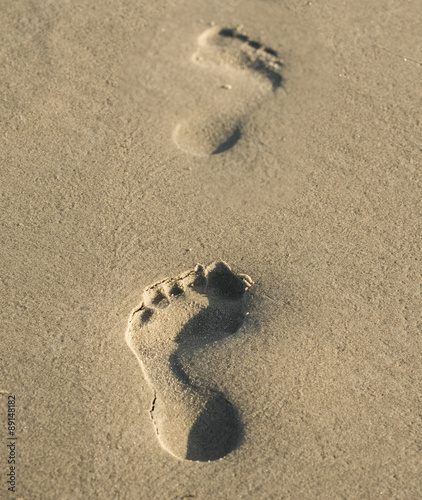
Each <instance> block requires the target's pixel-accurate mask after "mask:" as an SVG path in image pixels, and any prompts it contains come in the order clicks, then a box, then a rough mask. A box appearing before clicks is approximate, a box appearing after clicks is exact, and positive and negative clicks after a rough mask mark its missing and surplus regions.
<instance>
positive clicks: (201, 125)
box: [173, 27, 282, 156]
mask: <svg viewBox="0 0 422 500" xmlns="http://www.w3.org/2000/svg"><path fill="white" fill-rule="evenodd" d="M192 61H193V62H194V63H196V64H198V65H200V66H201V67H203V68H209V69H210V71H218V72H220V74H221V77H222V78H226V79H227V80H229V81H230V82H231V84H224V85H221V86H220V87H219V88H218V89H212V88H209V89H207V92H206V102H205V103H203V104H201V105H200V109H197V110H195V111H194V112H192V113H191V114H190V115H189V116H187V117H186V118H185V119H182V120H181V121H180V122H179V123H178V124H177V125H176V128H175V130H174V133H173V139H174V141H175V143H176V144H177V146H178V147H179V148H180V149H182V150H184V151H186V152H188V153H190V154H192V155H196V156H209V155H214V154H219V153H223V152H224V151H227V150H228V149H230V148H232V147H233V146H234V145H235V144H236V143H237V142H238V140H239V139H240V138H241V136H242V123H243V121H244V119H245V118H246V116H247V115H248V114H249V113H250V112H251V111H252V110H253V109H254V108H255V107H256V106H257V104H258V103H259V102H260V101H261V99H262V98H264V96H265V95H268V94H270V93H271V92H275V90H276V89H277V88H279V87H280V86H281V83H282V76H281V68H282V62H281V60H280V58H279V57H278V55H277V52H276V51H275V50H273V49H271V48H269V47H265V46H263V45H262V44H261V43H259V42H256V41H254V40H250V39H249V37H248V36H247V35H246V34H244V33H243V32H242V31H240V30H239V29H229V28H219V27H213V28H210V29H208V30H206V31H205V32H204V33H202V35H201V36H200V37H199V38H198V48H197V51H196V52H195V53H194V54H193V56H192Z"/></svg>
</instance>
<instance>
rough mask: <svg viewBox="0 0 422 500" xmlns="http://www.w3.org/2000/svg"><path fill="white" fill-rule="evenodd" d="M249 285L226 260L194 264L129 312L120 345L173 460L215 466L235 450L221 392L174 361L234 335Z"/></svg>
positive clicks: (235, 427)
mask: <svg viewBox="0 0 422 500" xmlns="http://www.w3.org/2000/svg"><path fill="white" fill-rule="evenodd" d="M251 285H252V281H251V279H250V278H249V277H248V276H246V275H236V274H234V273H233V272H232V271H231V270H230V268H229V266H228V265H227V264H225V263H224V262H215V263H213V264H210V265H209V266H207V267H205V268H204V267H203V266H201V265H198V266H196V267H195V269H192V270H190V271H187V272H185V273H183V274H181V275H180V276H177V277H176V278H168V279H165V280H163V281H160V282H158V283H155V284H153V285H151V286H149V287H147V288H146V289H145V290H144V292H143V296H142V302H141V304H140V305H139V306H138V307H137V308H136V309H135V310H134V311H133V312H132V314H131V317H130V320H129V327H128V330H127V333H126V341H127V343H128V344H129V346H130V348H131V349H132V351H133V352H134V353H135V355H136V357H137V359H138V361H139V363H140V364H141V366H142V369H143V372H144V375H145V378H146V379H147V380H148V382H149V384H150V385H151V387H152V389H153V391H154V400H153V403H152V409H151V418H152V420H153V423H154V426H155V431H156V433H157V437H158V439H159V441H160V443H161V445H162V446H163V447H164V448H165V449H166V450H167V451H168V452H170V453H171V454H172V455H174V456H175V457H177V458H181V459H186V460H199V461H203V462H206V461H209V460H217V459H219V458H221V457H224V456H225V455H227V454H228V453H230V452H231V451H233V450H234V449H235V448H236V447H237V446H238V445H239V442H240V438H241V434H242V424H241V421H240V418H239V415H238V413H237V411H236V408H235V407H234V406H233V405H232V404H231V403H230V402H229V401H227V399H226V398H225V397H224V395H223V394H222V393H221V392H218V391H216V390H214V389H211V388H209V387H207V386H206V385H204V386H202V385H200V386H199V385H197V384H196V383H194V382H193V381H192V380H191V379H190V378H189V376H188V374H187V373H186V372H185V371H184V369H183V366H182V365H181V362H180V356H181V355H183V354H184V353H189V352H193V351H194V350H196V349H197V348H200V347H203V346H204V345H206V344H208V343H210V342H214V341H216V340H220V339H223V338H225V337H227V336H229V335H232V334H234V333H235V332H236V331H237V330H238V329H239V328H240V327H241V325H242V324H243V320H244V317H245V313H246V295H247V294H246V292H247V290H248V288H249V287H250V286H251Z"/></svg>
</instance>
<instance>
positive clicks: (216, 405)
mask: <svg viewBox="0 0 422 500" xmlns="http://www.w3.org/2000/svg"><path fill="white" fill-rule="evenodd" d="M242 434H243V430H242V424H241V421H240V418H239V414H238V412H237V410H236V408H235V407H234V406H233V405H232V404H231V403H229V402H228V401H227V400H226V399H225V398H224V396H223V395H222V394H221V393H216V394H215V396H214V397H213V398H210V399H209V400H208V402H207V404H206V406H205V408H204V410H203V411H202V412H201V413H200V415H199V416H198V418H197V419H196V421H195V423H194V424H193V426H192V428H191V431H190V433H189V437H188V445H187V453H186V459H187V460H198V461H200V462H208V461H211V460H218V459H219V458H222V457H224V456H226V455H227V454H229V453H230V452H231V451H233V450H235V449H236V448H237V447H238V446H239V445H240V442H241V439H242Z"/></svg>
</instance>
